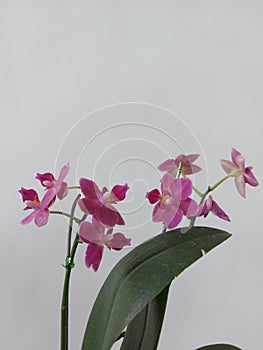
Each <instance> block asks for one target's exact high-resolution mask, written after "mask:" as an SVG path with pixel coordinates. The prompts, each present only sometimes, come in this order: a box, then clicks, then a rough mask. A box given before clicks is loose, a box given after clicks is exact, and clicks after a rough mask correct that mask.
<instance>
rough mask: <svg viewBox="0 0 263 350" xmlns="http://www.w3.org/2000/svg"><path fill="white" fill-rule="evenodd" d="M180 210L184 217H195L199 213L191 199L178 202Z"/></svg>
mask: <svg viewBox="0 0 263 350" xmlns="http://www.w3.org/2000/svg"><path fill="white" fill-rule="evenodd" d="M180 209H181V210H182V211H183V214H184V215H186V216H196V215H197V214H198V211H199V206H198V204H197V203H196V201H195V200H193V199H191V198H186V199H185V200H182V201H181V202H180Z"/></svg>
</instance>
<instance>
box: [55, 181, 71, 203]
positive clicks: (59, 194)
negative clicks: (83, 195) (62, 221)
mask: <svg viewBox="0 0 263 350" xmlns="http://www.w3.org/2000/svg"><path fill="white" fill-rule="evenodd" d="M67 194H68V184H67V183H66V182H62V183H61V186H60V189H59V190H58V192H57V197H58V199H60V200H61V199H63V198H65V197H66V196H67Z"/></svg>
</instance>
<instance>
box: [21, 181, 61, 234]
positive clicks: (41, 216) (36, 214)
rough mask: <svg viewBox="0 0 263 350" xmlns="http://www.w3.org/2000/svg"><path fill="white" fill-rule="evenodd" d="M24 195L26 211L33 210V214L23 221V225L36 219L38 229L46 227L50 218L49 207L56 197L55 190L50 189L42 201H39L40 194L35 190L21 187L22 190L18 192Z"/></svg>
mask: <svg viewBox="0 0 263 350" xmlns="http://www.w3.org/2000/svg"><path fill="white" fill-rule="evenodd" d="M18 192H19V193H21V195H22V200H23V202H25V204H26V207H25V208H24V210H28V209H33V212H32V213H31V214H29V215H28V216H26V217H25V218H24V219H23V220H22V221H21V224H22V225H26V224H29V223H30V222H31V221H32V220H33V219H35V224H36V226H37V227H40V226H44V225H46V223H47V222H48V217H49V210H48V208H49V206H50V205H51V203H52V201H53V199H54V196H55V189H54V188H51V189H49V190H48V191H47V192H46V193H45V195H44V197H43V199H42V201H40V200H39V197H38V194H37V192H36V191H35V190H33V189H29V190H27V189H25V188H23V187H21V190H19V191H18Z"/></svg>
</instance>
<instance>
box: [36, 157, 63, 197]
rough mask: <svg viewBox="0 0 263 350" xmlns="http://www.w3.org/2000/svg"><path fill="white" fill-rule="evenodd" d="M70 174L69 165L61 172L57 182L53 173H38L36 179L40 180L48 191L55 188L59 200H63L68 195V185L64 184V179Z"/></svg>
mask: <svg viewBox="0 0 263 350" xmlns="http://www.w3.org/2000/svg"><path fill="white" fill-rule="evenodd" d="M68 172H69V164H68V163H67V164H66V165H64V166H63V167H62V169H61V170H60V173H59V176H58V179H57V180H56V179H55V177H54V175H53V174H51V173H44V174H39V173H37V176H36V179H38V180H39V181H40V182H41V184H42V185H43V186H44V187H46V189H49V188H55V195H56V196H57V197H58V199H63V198H65V197H66V195H67V194H68V184H67V183H66V182H64V179H65V177H66V176H67V174H68Z"/></svg>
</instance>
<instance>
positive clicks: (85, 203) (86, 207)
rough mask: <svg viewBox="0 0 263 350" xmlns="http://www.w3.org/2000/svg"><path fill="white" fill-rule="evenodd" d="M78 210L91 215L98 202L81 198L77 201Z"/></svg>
mask: <svg viewBox="0 0 263 350" xmlns="http://www.w3.org/2000/svg"><path fill="white" fill-rule="evenodd" d="M78 205H79V207H80V209H81V210H82V211H83V212H84V213H86V214H91V215H92V214H93V213H94V212H95V210H96V209H97V207H98V206H99V205H101V204H100V201H99V200H98V199H97V198H96V199H88V198H81V199H80V200H79V201H78Z"/></svg>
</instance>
